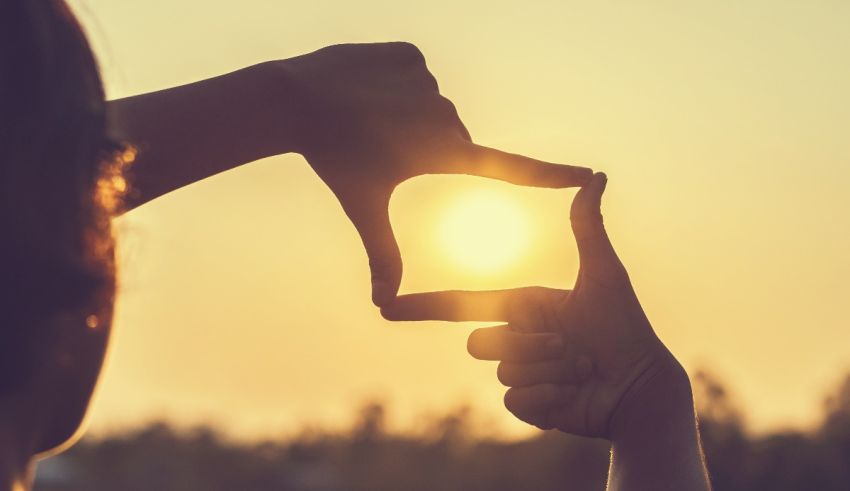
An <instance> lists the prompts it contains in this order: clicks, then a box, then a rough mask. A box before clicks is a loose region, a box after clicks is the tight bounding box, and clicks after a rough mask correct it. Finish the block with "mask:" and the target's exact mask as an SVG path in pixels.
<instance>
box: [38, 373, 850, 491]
mask: <svg viewBox="0 0 850 491" xmlns="http://www.w3.org/2000/svg"><path fill="white" fill-rule="evenodd" d="M694 385H695V393H696V396H697V402H698V410H699V412H700V415H701V426H702V434H703V442H704V446H705V450H706V455H707V459H708V462H709V468H710V472H711V475H712V479H713V481H714V483H715V486H716V489H718V490H720V491H738V490H741V491H745V490H746V491H753V490H771V491H784V490H795V491H797V490H810V489H812V490H814V489H817V490H821V491H831V490H835V491H838V490H841V491H846V490H850V377H848V378H847V380H846V381H845V382H844V383H842V384H841V385H840V386H839V387H838V388H837V389H836V390H835V392H834V394H833V395H832V396H831V397H830V398H829V400H828V401H827V403H825V405H824V413H823V420H822V423H821V424H820V425H819V426H818V428H816V429H815V430H813V431H811V432H782V433H774V434H769V435H764V436H759V437H754V436H751V435H749V434H748V433H747V431H746V425H745V423H744V421H743V417H742V415H741V412H740V410H739V409H738V408H737V407H736V406H735V404H734V402H733V401H732V400H731V398H730V397H729V396H728V394H727V392H726V390H725V389H724V387H723V386H722V385H721V384H720V383H718V382H717V381H716V380H715V379H713V378H712V377H711V376H709V375H707V374H705V373H699V374H697V375H696V376H695V377H694ZM384 416H385V408H384V407H383V406H381V405H378V404H370V405H367V406H366V407H364V408H362V410H361V412H360V414H359V420H358V423H357V424H356V425H354V426H353V427H352V428H351V429H350V430H349V431H345V432H327V433H323V432H316V431H311V432H305V433H304V434H303V435H302V436H300V437H297V438H293V439H291V440H288V441H272V442H263V443H257V444H253V445H238V444H234V443H229V442H227V441H226V440H224V439H222V438H220V437H219V435H217V434H216V433H215V431H213V430H212V429H209V428H202V429H197V430H194V431H191V432H178V431H176V430H174V429H172V428H171V427H169V426H168V425H166V424H164V423H157V424H152V425H150V426H148V427H145V428H143V429H140V430H137V431H133V432H129V433H126V434H122V435H114V436H111V437H108V438H105V439H100V440H84V441H83V442H81V443H80V444H78V445H77V446H75V447H74V448H73V449H71V450H70V451H69V452H67V453H65V454H63V455H62V456H60V457H58V458H56V459H54V460H53V461H48V462H45V464H44V465H43V469H42V470H41V471H40V472H39V477H38V479H37V484H36V490H38V491H72V490H73V491H77V490H79V491H83V490H85V491H100V490H104V491H107V490H108V491H115V490H126V491H135V490H139V491H142V490H144V491H150V490H156V491H170V490H175V491H177V490H179V491H194V490H199V491H200V490H203V491H217V490H228V491H232V490H239V491H266V490H275V491H282V490H299V491H331V490H333V491H337V490H339V491H343V490H345V491H349V490H350V491H359V490H363V491H367V490H368V491H383V490H387V491H420V490H421V491H434V490H442V491H455V490H457V491H461V490H463V491H474V490H482V491H483V490H486V491H516V490H525V489H527V490H538V491H549V490H552V491H555V490H558V491H565V490H581V491H588V490H590V491H593V490H603V489H604V488H605V478H606V474H607V466H608V445H607V443H606V442H604V441H600V440H590V439H583V438H576V437H571V436H567V435H563V434H559V433H557V432H546V433H541V434H540V436H538V437H536V438H532V439H528V440H524V441H518V442H503V441H495V440H488V439H481V438H478V437H476V436H475V435H474V433H475V432H473V431H472V430H471V429H472V428H473V427H474V423H475V420H474V415H473V414H471V413H470V412H469V411H468V410H463V409H462V410H458V411H456V412H454V413H451V414H447V415H444V416H442V417H441V418H438V419H437V420H435V421H434V422H433V424H432V425H431V426H430V427H429V429H428V430H427V431H424V432H423V433H422V434H418V435H408V434H397V433H393V432H388V431H386V429H385V425H384V419H385V418H384Z"/></svg>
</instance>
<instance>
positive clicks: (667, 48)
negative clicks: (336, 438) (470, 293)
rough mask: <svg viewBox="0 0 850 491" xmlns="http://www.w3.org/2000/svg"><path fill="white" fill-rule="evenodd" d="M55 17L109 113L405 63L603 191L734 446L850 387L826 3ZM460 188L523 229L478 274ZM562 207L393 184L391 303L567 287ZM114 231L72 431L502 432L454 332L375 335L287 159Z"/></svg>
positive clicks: (325, 209) (486, 188)
mask: <svg viewBox="0 0 850 491" xmlns="http://www.w3.org/2000/svg"><path fill="white" fill-rule="evenodd" d="M71 3H72V5H73V6H74V7H75V10H76V11H77V12H78V14H79V15H80V17H81V20H82V21H83V23H84V25H85V27H86V28H87V30H88V33H89V36H90V38H91V41H92V43H93V45H94V48H95V51H96V53H97V55H98V57H99V59H100V62H101V65H102V69H103V76H104V79H105V83H106V86H107V92H108V95H109V97H111V98H118V97H124V96H128V95H133V94H138V93H143V92H147V91H151V90H156V89H161V88H166V87H170V86H174V85H180V84H183V83H187V82H191V81H195V80H199V79H203V78H205V77H210V76H214V75H218V74H221V73H225V72H229V71H232V70H236V69H239V68H241V67H245V66H248V65H251V64H254V63H257V62H261V61H267V60H273V59H281V58H287V57H290V56H295V55H298V54H302V53H306V52H309V51H313V50H315V49H318V48H320V47H322V46H326V45H329V44H337V43H346V42H375V41H391V40H405V41H410V42H413V43H415V44H416V45H417V46H419V47H420V49H421V50H422V51H423V52H424V54H425V56H426V59H427V61H428V66H429V68H430V70H431V71H432V73H433V74H434V75H435V76H436V78H437V79H438V81H439V83H440V88H441V91H442V93H443V94H444V95H446V96H447V97H449V98H450V99H452V101H453V102H454V103H455V105H456V106H457V107H458V111H459V114H460V116H461V118H462V119H463V120H464V122H465V124H466V126H467V127H468V128H469V130H470V132H471V133H472V136H473V138H474V139H475V141H476V142H478V143H482V144H486V145H489V146H493V147H497V148H500V149H503V150H507V151H511V152H515V153H523V154H526V155H529V156H533V157H537V158H541V159H546V160H549V161H553V162H562V163H575V164H581V165H586V166H589V167H593V168H594V169H598V170H604V171H605V172H606V173H607V174H608V176H609V180H610V181H609V186H608V190H607V192H606V196H605V199H604V208H603V211H604V213H605V216H606V223H607V226H608V230H609V233H610V235H611V238H612V241H613V242H614V245H615V247H616V248H617V249H618V251H619V253H620V256H621V258H622V260H623V262H624V263H625V264H626V266H627V268H628V269H629V271H630V274H631V278H632V281H633V283H634V285H635V288H636V290H637V292H638V295H639V297H640V299H641V301H642V303H643V305H644V308H645V310H646V312H647V314H648V316H649V318H650V319H651V321H652V323H653V325H654V327H655V329H656V331H657V332H658V334H659V336H660V337H661V338H662V340H663V341H664V342H665V343H666V344H667V345H668V346H669V347H670V348H671V350H672V351H673V352H674V353H675V354H676V355H677V356H678V357H679V358H680V360H681V361H682V362H683V364H684V365H685V366H686V367H687V368H688V369H689V370H692V371H693V370H697V369H701V368H704V369H709V370H711V371H712V372H714V373H716V374H717V375H718V376H719V377H720V378H721V379H722V380H724V381H725V382H726V383H727V384H728V385H729V388H730V389H731V391H732V393H733V395H734V396H735V397H736V398H737V399H738V401H739V402H740V403H741V405H742V406H743V407H744V408H745V409H746V411H747V413H748V415H749V422H750V424H751V426H752V427H753V428H754V429H755V430H756V431H760V430H766V429H773V428H777V427H787V426H805V425H808V424H811V423H812V422H814V421H815V419H814V418H816V417H817V415H818V410H819V408H820V405H821V404H822V402H823V398H824V396H825V395H826V393H827V391H828V390H829V389H830V388H831V387H833V386H834V385H835V384H836V383H837V382H838V381H839V380H841V379H842V378H843V376H844V375H845V374H846V373H847V372H848V371H850V342H847V340H848V338H850V336H848V333H847V330H848V328H850V323H848V320H847V318H846V313H847V308H846V305H847V301H848V298H850V286H848V285H850V282H848V281H847V280H846V279H845V278H847V277H848V275H850V261H848V260H847V258H846V252H847V251H848V250H850V220H848V219H847V217H846V216H844V213H845V212H846V210H848V209H850V193H848V192H847V189H846V188H847V184H848V183H850V165H848V164H850V138H847V132H848V128H850V90H848V89H847V88H848V87H850V64H848V63H847V60H848V59H850V30H848V29H846V19H848V18H850V4H848V3H847V2H843V1H838V0H834V1H829V0H821V1H817V2H803V1H776V0H773V1H767V0H763V1H756V0H742V1H736V2H726V1H721V2H718V1H707V0H699V1H696V0H695V1H691V2H675V1H672V0H671V1H662V0H648V1H644V2H626V1H622V0H620V1H612V0H602V1H596V2H576V1H565V0H559V1H537V2H534V1H528V2H515V1H512V2H507V1H493V0H488V1H483V0H470V1H465V2H456V1H436V0H431V1H428V2H407V3H405V2H385V1H377V0H365V1H360V2H348V1H313V2H284V1H279V0H244V1H240V2H232V1H223V0H204V1H201V0H181V1H175V0H148V1H145V2H116V1H114V0H72V1H71ZM475 193H484V194H488V195H490V196H498V199H497V200H498V201H500V202H504V203H508V205H506V206H508V207H511V209H513V210H514V212H512V213H516V214H517V216H520V217H526V220H524V221H522V220H520V221H521V222H523V223H524V225H523V227H520V228H519V229H517V228H516V225H515V224H514V225H511V224H510V223H507V222H510V220H508V221H506V223H505V224H504V227H505V228H504V230H500V229H499V228H498V227H499V224H498V223H497V224H495V225H494V227H496V228H495V229H494V230H489V231H488V233H492V234H495V237H499V234H503V235H504V236H505V237H509V236H511V234H512V233H521V234H522V235H523V237H524V240H523V241H520V242H521V243H520V244H519V245H518V246H517V251H518V252H514V253H512V256H511V258H510V259H509V260H505V261H503V264H502V265H501V267H499V268H490V270H482V269H481V268H470V267H464V265H463V264H461V263H462V262H463V261H462V260H460V259H459V258H462V256H459V255H458V254H457V251H456V250H453V249H452V247H459V246H447V245H446V240H445V234H446V230H450V229H451V227H452V226H451V225H446V224H447V223H452V220H453V218H452V217H454V216H456V215H457V214H459V213H463V212H462V210H461V209H462V208H463V203H464V200H467V201H469V200H468V198H467V197H468V196H470V195H474V194H475ZM572 196H573V191H570V190H538V189H529V188H519V187H513V186H509V185H507V184H503V183H497V182H493V181H488V180H485V179H480V178H473V177H463V176H451V177H449V176H425V177H419V178H416V179H413V180H411V181H409V182H406V183H404V184H402V185H401V186H400V187H399V188H398V189H397V191H396V192H395V194H394V196H393V200H392V203H391V209H390V211H391V218H392V221H393V226H394V228H395V230H396V235H397V238H398V240H399V243H400V245H401V250H402V254H403V257H404V261H405V273H404V278H403V280H402V287H401V288H402V291H403V292H414V291H428V290H435V289H446V288H471V289H483V288H501V287H514V286H521V285H530V284H542V285H546V286H555V287H564V288H568V287H570V286H571V285H572V283H573V281H574V277H575V273H576V270H577V255H576V252H575V245H574V242H573V237H572V234H571V232H570V229H569V220H568V209H569V203H570V200H571V197H572ZM514 221H515V220H514ZM117 226H118V230H119V240H120V264H121V268H122V269H121V284H122V289H121V294H120V298H119V301H118V306H117V312H116V319H115V328H116V329H115V331H116V332H115V337H114V339H113V344H112V349H111V352H110V355H109V359H108V363H107V367H106V370H105V372H104V376H103V378H102V381H101V385H100V388H99V390H98V393H97V395H96V399H95V401H94V406H93V410H92V413H91V417H90V424H91V429H92V431H93V432H95V433H97V432H103V431H112V430H116V429H120V428H124V427H127V426H132V425H137V424H140V423H142V422H145V421H148V420H150V419H152V418H163V417H164V418H169V419H171V420H173V421H176V422H178V423H180V424H187V425H189V424H197V423H202V422H207V423H214V424H217V425H220V426H222V427H223V428H226V429H227V430H228V431H230V432H231V433H232V434H234V435H235V436H238V437H245V438H255V437H263V438H266V437H271V436H274V435H276V434H284V433H286V432H291V431H295V430H296V429H297V428H298V427H300V426H301V425H303V424H312V425H330V426H334V425H344V424H346V423H347V422H348V421H350V419H351V417H352V413H353V412H354V411H355V410H356V408H357V407H358V406H359V405H360V404H361V403H362V402H363V401H366V400H375V399H376V400H380V401H384V402H387V403H389V404H390V406H391V411H392V413H393V414H394V415H395V416H394V417H395V418H396V424H398V425H401V426H404V425H407V426H411V425H413V426H415V424H416V421H418V420H419V418H421V417H423V415H427V414H430V413H434V412H439V411H443V410H446V409H450V408H454V407H457V406H459V405H463V404H471V405H472V406H473V407H475V408H476V409H479V410H480V411H481V412H482V414H485V415H486V419H485V421H486V426H487V430H488V431H493V432H500V433H503V434H506V435H523V434H527V432H528V430H526V429H524V427H523V426H522V425H521V424H520V423H516V422H513V420H512V419H511V417H510V415H509V414H508V413H507V412H506V411H505V410H504V409H503V408H502V402H501V400H502V394H503V390H504V389H503V388H502V387H500V386H499V384H498V383H497V381H496V379H495V365H494V364H492V363H485V362H480V361H475V360H473V359H472V358H471V357H470V356H469V355H468V354H466V350H465V345H466V336H467V335H468V333H469V331H470V330H471V329H472V328H473V327H476V325H474V324H473V325H460V324H448V323H439V322H426V323H401V324H398V323H390V322H388V321H385V320H383V319H382V318H381V317H380V315H379V314H378V312H377V310H376V309H375V308H374V307H373V306H372V305H371V302H370V301H369V272H368V265H367V262H366V256H365V253H364V252H363V250H362V247H361V245H360V242H359V239H358V236H357V234H356V232H355V230H354V229H353V227H352V226H351V225H350V224H349V223H348V221H347V219H346V218H345V216H344V214H343V213H342V211H341V210H340V208H339V206H338V204H337V203H336V201H335V199H334V197H333V196H332V195H331V193H330V192H329V191H328V190H327V189H326V188H324V186H323V184H322V183H321V182H320V181H319V179H318V178H317V177H316V176H315V175H314V174H313V173H312V171H311V170H310V168H309V166H308V165H307V164H306V162H305V161H304V160H303V158H301V157H300V156H297V155H285V156H279V157H274V158H269V159H265V160H263V161H260V162H256V163H252V164H249V165H246V166H244V167H241V168H239V169H235V170H233V171H230V172H227V173H224V174H222V175H218V176H215V177H213V178H210V179H208V180H205V181H203V182H201V183H197V184H194V185H192V186H189V187H187V188H184V189H181V190H179V191H176V192H174V193H172V194H170V195H167V196H165V197H163V198H161V199H159V200H157V201H155V202H153V203H150V204H147V205H145V206H143V207H141V208H139V209H137V210H134V211H132V212H130V213H129V214H127V215H126V216H124V217H123V218H121V219H120V220H119V222H118V224H117ZM511 227H514V228H513V229H512V228H511ZM516 230H520V232H516ZM512 231H513V232H512ZM485 269H486V268H485Z"/></svg>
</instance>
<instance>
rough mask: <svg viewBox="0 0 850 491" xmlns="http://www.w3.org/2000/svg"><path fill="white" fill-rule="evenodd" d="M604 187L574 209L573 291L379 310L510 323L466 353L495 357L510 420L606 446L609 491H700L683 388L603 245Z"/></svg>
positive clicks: (407, 316)
mask: <svg viewBox="0 0 850 491" xmlns="http://www.w3.org/2000/svg"><path fill="white" fill-rule="evenodd" d="M605 184H606V178H605V176H604V175H603V174H596V175H594V176H593V178H592V179H591V181H590V183H589V184H587V185H586V186H585V187H583V188H582V189H581V190H580V191H579V192H578V194H577V195H576V198H575V200H574V201H573V206H572V210H571V212H570V218H571V221H572V226H573V231H574V233H575V236H576V240H577V242H578V250H579V258H580V261H581V266H580V270H579V275H578V281H577V282H576V286H575V288H574V289H573V290H572V291H560V290H551V289H545V288H522V289H518V290H507V291H497V292H438V293H420V294H413V295H405V296H401V297H399V298H397V299H396V301H395V302H393V303H392V304H391V305H388V306H386V307H384V308H383V309H382V312H383V313H384V315H385V316H386V317H387V318H389V319H392V320H425V319H438V320H453V321H467V320H479V321H493V320H502V321H507V322H509V324H508V325H506V326H498V327H491V328H483V329H478V330H476V331H474V332H473V333H472V334H471V335H470V337H469V351H470V353H471V354H472V355H473V356H475V357H476V358H480V359H485V360H494V359H496V360H501V363H500V364H499V368H498V376H499V380H501V381H502V383H504V384H505V385H507V386H510V387H511V388H510V389H509V390H508V391H507V393H506V394H505V406H506V407H507V408H508V409H509V410H510V411H511V412H512V413H513V414H514V415H516V416H517V417H518V418H519V419H521V420H523V421H526V422H528V423H530V424H533V425H536V426H538V427H540V428H558V429H560V430H562V431H565V432H568V433H573V434H577V435H582V436H591V437H604V438H608V439H610V440H612V444H613V445H612V465H611V471H610V477H609V490H615V489H629V490H634V489H641V490H642V489H647V490H650V489H652V490H659V489H671V490H672V489H680V490H700V491H704V490H708V489H710V485H709V483H708V478H707V474H706V471H705V467H704V463H703V460H702V453H701V449H700V444H699V435H698V432H697V429H696V419H695V415H694V409H693V401H692V393H691V387H690V382H689V381H688V377H687V374H686V373H685V371H684V370H683V369H682V367H681V365H680V364H679V363H678V361H677V360H676V359H675V358H674V357H673V355H672V354H671V353H670V352H669V351H668V350H667V348H666V347H665V346H664V344H663V343H662V342H661V341H660V340H659V339H658V337H657V336H656V335H655V332H654V331H653V329H652V326H651V325H650V323H649V321H648V320H647V318H646V315H645V314H644V312H643V309H642V308H641V305H640V303H639V302H638V299H637V296H636V295H635V292H634V290H633V289H632V286H631V283H630V281H629V278H628V275H627V273H626V270H625V268H624V267H623V265H622V263H621V262H620V260H619V258H618V257H617V254H616V253H615V252H614V248H613V246H612V245H611V242H610V241H609V239H608V235H607V233H606V232H605V228H604V226H603V223H602V215H601V213H600V204H601V199H602V193H603V191H604V189H605ZM553 335H557V336H560V338H561V340H560V342H559V341H558V340H556V339H553V338H552V337H551V336H553ZM559 344H560V346H559Z"/></svg>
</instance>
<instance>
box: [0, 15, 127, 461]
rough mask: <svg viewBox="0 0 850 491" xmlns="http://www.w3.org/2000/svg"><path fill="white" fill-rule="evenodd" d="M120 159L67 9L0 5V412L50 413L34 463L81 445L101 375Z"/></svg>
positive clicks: (89, 60) (87, 54)
mask: <svg viewBox="0 0 850 491" xmlns="http://www.w3.org/2000/svg"><path fill="white" fill-rule="evenodd" d="M123 155H124V151H123V149H122V148H120V146H118V145H116V144H114V143H111V142H110V140H109V138H108V136H107V131H106V116H105V102H104V95H103V89H102V85H101V81H100V76H99V74H98V69H97V65H96V62H95V59H94V57H93V55H92V52H91V50H90V48H89V45H88V43H87V41H86V38H85V35H84V34H83V32H82V30H81V29H80V26H79V25H78V23H77V22H76V20H75V18H74V16H73V15H72V13H71V11H70V10H69V9H68V7H67V5H66V4H65V2H64V0H8V1H4V2H2V3H0V292H2V293H0V314H2V321H0V403H2V401H17V402H16V404H19V405H20V404H24V405H26V404H27V403H29V402H31V403H32V404H35V405H40V406H45V407H38V408H35V409H37V411H38V412H40V411H42V410H45V413H44V415H43V417H42V418H41V420H40V421H39V422H38V423H37V424H39V425H42V426H43V427H42V428H38V429H37V431H39V432H40V433H41V436H40V437H39V438H40V441H39V442H38V444H37V446H38V447H39V448H37V450H38V451H44V450H47V449H49V448H51V447H53V446H55V445H58V444H61V443H62V442H63V441H64V440H66V439H68V438H69V437H70V436H71V434H73V433H74V431H75V430H76V428H77V426H79V422H80V420H81V419H82V415H83V414H84V412H85V407H86V405H87V404H88V400H89V397H90V395H91V390H92V388H93V386H94V382H95V380H96V378H97V374H98V372H99V369H100V364H101V361H102V357H103V351H104V349H105V343H106V339H107V336H108V324H109V322H110V317H111V306H112V298H113V295H114V288H115V286H114V285H115V269H114V255H113V241H112V235H111V229H110V218H111V216H112V214H113V213H114V211H115V210H114V208H115V206H116V192H119V191H121V190H123V181H122V180H121V176H120V172H121V168H120V166H121V157H122V156H123ZM30 414H33V413H32V412H30Z"/></svg>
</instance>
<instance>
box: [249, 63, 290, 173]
mask: <svg viewBox="0 0 850 491" xmlns="http://www.w3.org/2000/svg"><path fill="white" fill-rule="evenodd" d="M234 76H237V77H239V82H238V83H239V86H240V87H241V90H240V91H239V94H241V104H240V108H241V109H240V112H241V114H242V117H241V118H240V119H241V120H242V121H244V122H245V125H246V130H247V131H248V132H249V133H250V134H251V135H252V137H253V139H254V145H253V146H254V148H256V149H257V152H258V154H259V155H258V156H257V157H258V158H263V157H271V156H273V155H280V154H284V153H290V152H297V151H298V148H299V145H298V138H297V135H298V122H299V120H300V119H301V118H300V116H299V111H298V107H299V104H298V103H297V100H298V98H297V95H296V94H295V88H294V83H293V78H292V76H291V75H290V71H289V69H288V66H287V63H286V60H278V61H270V62H265V63H260V64H257V65H254V66H250V67H247V68H244V69H242V70H240V71H239V72H236V73H235V74H234Z"/></svg>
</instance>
